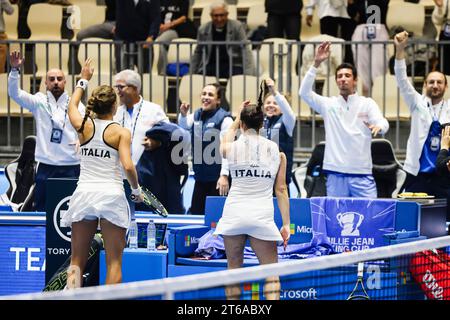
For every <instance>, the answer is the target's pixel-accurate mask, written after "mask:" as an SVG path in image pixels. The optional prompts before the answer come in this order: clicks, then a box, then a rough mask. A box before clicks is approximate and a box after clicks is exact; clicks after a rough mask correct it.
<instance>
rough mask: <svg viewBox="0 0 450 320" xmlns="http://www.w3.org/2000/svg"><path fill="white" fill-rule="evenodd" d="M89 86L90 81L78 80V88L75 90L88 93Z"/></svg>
mask: <svg viewBox="0 0 450 320" xmlns="http://www.w3.org/2000/svg"><path fill="white" fill-rule="evenodd" d="M87 86H88V81H87V80H85V79H80V80H78V82H77V86H76V87H75V88H81V89H83V90H84V91H86V89H87Z"/></svg>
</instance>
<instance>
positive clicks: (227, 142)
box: [220, 100, 250, 159]
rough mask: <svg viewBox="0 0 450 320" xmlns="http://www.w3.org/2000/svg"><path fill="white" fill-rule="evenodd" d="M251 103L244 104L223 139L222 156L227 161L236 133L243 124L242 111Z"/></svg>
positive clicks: (245, 102)
mask: <svg viewBox="0 0 450 320" xmlns="http://www.w3.org/2000/svg"><path fill="white" fill-rule="evenodd" d="M249 103H250V100H246V101H244V102H242V105H241V107H240V108H239V112H238V114H237V116H236V119H234V121H233V123H232V124H231V126H230V128H229V129H228V130H227V132H226V133H225V135H224V136H223V138H222V141H221V142H220V154H221V155H222V158H225V159H227V158H228V155H229V154H230V151H231V144H232V143H233V141H234V137H236V132H237V130H238V129H239V126H240V124H241V112H240V111H241V110H242V109H243V108H245V107H246V106H247V105H248V104H249Z"/></svg>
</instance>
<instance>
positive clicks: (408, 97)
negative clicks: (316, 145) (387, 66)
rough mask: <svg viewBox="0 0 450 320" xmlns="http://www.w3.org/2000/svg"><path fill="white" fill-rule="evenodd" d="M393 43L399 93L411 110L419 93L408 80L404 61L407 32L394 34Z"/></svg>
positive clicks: (419, 96)
mask: <svg viewBox="0 0 450 320" xmlns="http://www.w3.org/2000/svg"><path fill="white" fill-rule="evenodd" d="M394 44H395V66H394V71H395V79H396V81H397V86H398V87H399V89H400V94H401V95H402V97H403V99H404V100H405V102H406V105H407V106H408V108H409V110H410V111H411V112H412V111H413V110H414V109H415V108H416V106H417V100H418V99H420V98H421V95H420V94H419V93H418V92H417V91H416V89H414V87H413V85H412V84H411V83H410V81H409V80H408V75H407V72H406V63H405V56H406V54H405V48H406V46H407V44H408V32H406V31H403V32H400V33H397V34H396V35H395V36H394Z"/></svg>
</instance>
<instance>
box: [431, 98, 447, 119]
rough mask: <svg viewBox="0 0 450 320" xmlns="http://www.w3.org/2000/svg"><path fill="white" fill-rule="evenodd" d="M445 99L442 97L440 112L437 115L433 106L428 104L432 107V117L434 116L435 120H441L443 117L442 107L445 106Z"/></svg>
mask: <svg viewBox="0 0 450 320" xmlns="http://www.w3.org/2000/svg"><path fill="white" fill-rule="evenodd" d="M444 102H445V100H444V99H442V102H441V106H440V107H439V114H438V115H436V112H435V111H434V109H433V107H432V106H430V104H428V107H429V108H430V112H432V115H431V117H432V118H433V121H439V119H440V118H441V113H442V108H443V107H444Z"/></svg>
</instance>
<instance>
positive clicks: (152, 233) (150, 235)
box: [147, 220, 156, 251]
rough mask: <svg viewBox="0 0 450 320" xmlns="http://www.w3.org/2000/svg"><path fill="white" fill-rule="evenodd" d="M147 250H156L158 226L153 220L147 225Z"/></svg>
mask: <svg viewBox="0 0 450 320" xmlns="http://www.w3.org/2000/svg"><path fill="white" fill-rule="evenodd" d="M147 250H150V251H155V250H156V227H155V223H154V222H153V220H150V221H149V222H148V225H147Z"/></svg>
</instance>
